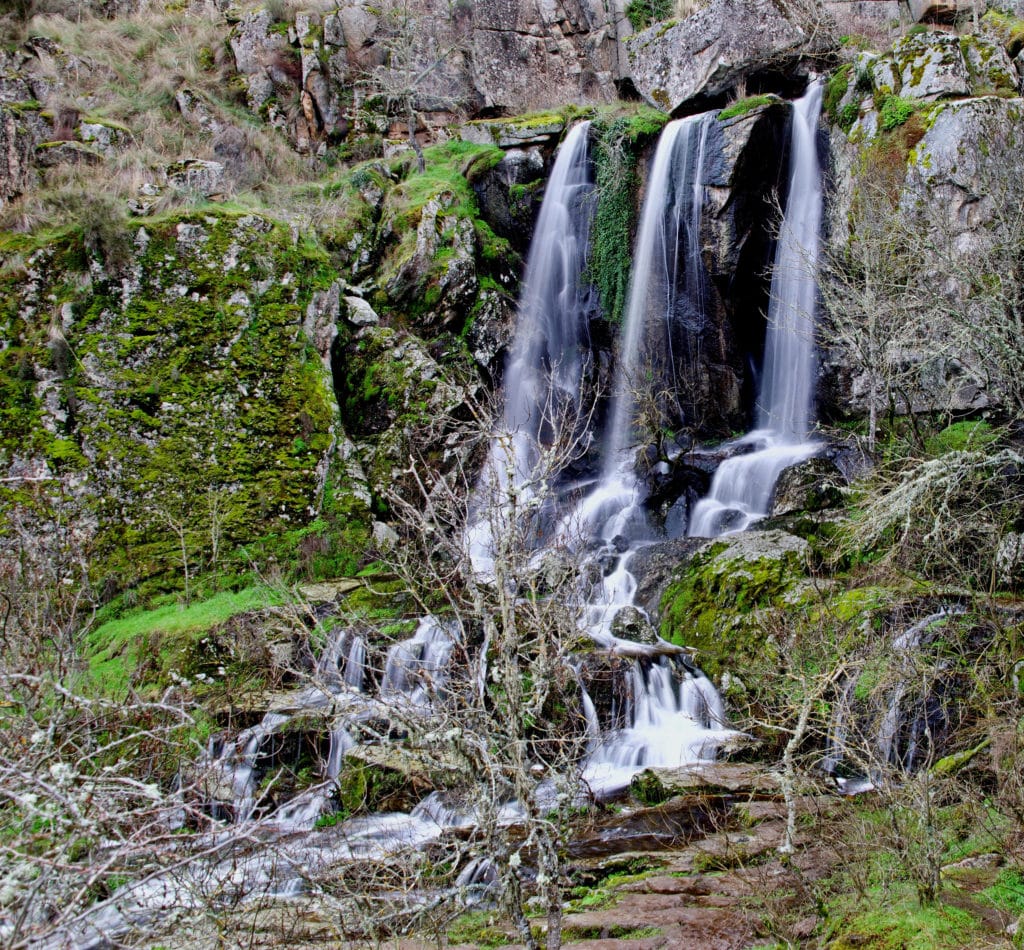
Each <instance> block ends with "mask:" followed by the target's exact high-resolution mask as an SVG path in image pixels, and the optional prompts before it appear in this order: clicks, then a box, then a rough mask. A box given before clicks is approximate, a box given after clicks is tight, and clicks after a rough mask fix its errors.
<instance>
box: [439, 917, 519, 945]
mask: <svg viewBox="0 0 1024 950" xmlns="http://www.w3.org/2000/svg"><path fill="white" fill-rule="evenodd" d="M499 919H500V918H499V917H498V915H496V914H495V913H493V912H492V911H486V910H474V911H470V912H469V913H468V914H463V915H462V916H461V917H457V918H456V919H455V920H454V921H453V922H452V924H451V925H450V926H449V927H448V940H449V941H450V942H451V943H453V944H460V943H465V944H469V945H470V946H473V947H481V948H483V950H487V948H493V947H501V946H503V945H505V944H507V943H508V942H509V939H510V936H509V933H508V931H507V930H504V929H501V928H500V927H499V926H498V922H499Z"/></svg>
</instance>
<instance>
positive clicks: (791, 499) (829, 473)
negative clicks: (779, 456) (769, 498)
mask: <svg viewBox="0 0 1024 950" xmlns="http://www.w3.org/2000/svg"><path fill="white" fill-rule="evenodd" d="M843 484H844V482H843V477H842V473H841V472H840V471H839V469H838V468H837V467H836V464H835V463H834V462H833V461H831V460H830V459H827V458H821V457H815V458H811V459H807V460H806V461H804V462H800V463H799V464H797V465H791V466H790V467H789V468H786V469H783V470H782V473H781V474H780V475H779V479H778V481H777V482H776V483H775V497H774V500H773V502H772V507H771V512H770V514H771V516H772V517H776V516H778V515H788V514H792V513H793V512H797V511H821V510H823V509H825V508H834V507H836V506H837V505H840V504H841V503H842V500H843V496H842V486H843Z"/></svg>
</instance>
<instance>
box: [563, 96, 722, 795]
mask: <svg viewBox="0 0 1024 950" xmlns="http://www.w3.org/2000/svg"><path fill="white" fill-rule="evenodd" d="M713 125H714V116H713V115H712V114H710V113H709V114H706V115H701V116H694V117H691V118H688V119H680V120H678V121H675V122H671V123H669V124H668V125H667V126H666V127H665V130H664V131H663V132H662V135H661V138H660V140H659V142H658V147H657V150H656V152H655V156H654V161H653V164H652V167H651V172H650V178H649V183H648V189H647V196H646V198H645V201H644V206H643V210H642V213H641V218H640V228H639V232H638V239H637V246H636V252H635V255H634V261H633V271H632V276H631V281H630V295H629V305H628V308H627V313H626V322H625V326H624V329H623V335H622V339H621V342H620V347H619V361H618V365H617V368H616V376H615V385H614V391H613V403H612V410H611V413H610V420H609V425H608V429H607V432H606V435H605V454H604V464H603V470H602V473H601V477H600V479H599V481H598V483H597V485H596V486H595V487H594V488H593V490H592V491H591V492H590V493H589V494H588V495H587V496H586V497H585V498H584V499H583V500H582V501H581V502H580V503H579V505H578V506H577V507H576V508H575V510H573V511H572V512H570V513H569V514H568V515H566V516H565V517H564V518H563V519H562V523H561V526H560V535H561V537H562V539H563V540H565V541H567V542H568V543H569V544H570V545H571V544H573V543H574V542H575V543H578V542H579V539H580V538H581V537H582V538H583V539H590V538H596V539H598V540H599V541H601V542H603V545H602V547H601V549H600V551H599V552H598V553H597V555H596V557H595V559H594V563H597V564H601V565H603V564H605V563H608V562H611V563H612V564H613V567H612V568H611V569H610V570H607V571H605V572H604V576H603V577H602V579H601V581H600V583H599V584H597V585H596V590H595V591H594V593H593V595H592V596H591V597H590V598H589V603H587V604H586V606H585V609H584V627H585V628H586V630H587V632H588V633H589V634H590V636H591V637H592V638H593V639H594V640H595V641H596V642H597V643H599V644H601V645H604V646H606V647H609V648H611V649H614V650H615V651H616V652H617V653H618V654H620V655H621V654H627V655H629V654H632V655H635V656H637V657H638V659H637V661H636V662H635V663H634V664H633V666H632V668H631V670H630V673H629V683H628V688H627V693H628V695H629V697H630V701H629V703H628V708H627V709H626V710H624V716H623V719H624V722H625V727H624V728H622V729H619V730H615V731H613V732H611V733H609V734H607V735H603V736H602V737H601V738H600V740H599V741H597V742H595V743H593V746H592V748H591V750H590V754H589V756H588V762H587V766H586V769H585V772H584V777H585V779H586V781H587V783H588V785H589V786H590V788H591V790H592V791H593V792H594V793H595V794H597V795H599V796H602V795H607V794H610V793H613V792H615V791H617V790H618V789H621V788H622V787H623V786H624V785H626V784H628V782H629V780H630V778H631V777H632V776H633V775H634V774H635V773H636V772H637V771H639V770H640V769H642V768H645V767H647V766H659V765H661V766H678V765H681V764H684V763H687V762H699V761H706V760H708V759H712V758H714V755H715V750H716V747H717V745H718V744H719V743H720V742H721V740H722V739H723V738H724V737H725V736H726V735H729V734H731V731H730V730H728V729H727V728H726V727H725V724H724V719H725V717H724V710H723V707H722V702H721V699H720V697H719V696H718V694H717V692H716V691H715V689H714V687H713V686H712V684H711V682H710V681H709V680H708V679H707V678H706V677H704V676H703V675H702V674H700V673H699V672H698V673H693V672H690V671H689V670H687V669H685V668H683V667H681V666H678V665H677V664H676V663H674V662H673V661H672V660H670V659H669V658H668V657H666V656H661V657H660V658H658V655H659V654H664V653H666V652H670V651H671V649H672V648H671V647H670V646H669V645H668V644H666V643H664V642H662V643H660V644H658V645H654V646H651V645H642V644H637V643H634V642H632V641H629V640H622V639H619V638H617V637H616V636H615V635H614V633H613V623H614V620H615V617H616V615H617V614H618V613H619V612H620V611H621V610H622V609H623V608H624V607H631V606H633V601H634V597H635V593H636V588H637V583H636V579H635V578H634V577H633V575H632V574H631V573H630V571H629V563H630V558H631V557H632V554H633V550H632V549H633V548H635V547H636V546H637V545H643V544H644V543H647V542H649V541H651V540H653V539H654V533H653V531H652V530H651V528H650V526H649V524H648V522H647V518H646V515H645V513H644V510H643V507H642V505H643V500H644V493H643V488H642V485H641V484H640V482H639V480H638V478H637V476H636V473H635V471H634V465H633V459H632V457H631V456H632V452H631V450H632V448H633V447H634V446H635V445H636V444H637V442H638V440H639V439H640V438H641V437H642V434H641V433H638V432H637V428H636V417H637V415H638V406H639V404H640V402H641V401H642V400H644V399H651V398H657V394H655V393H650V392H649V391H648V390H649V388H650V387H651V386H655V387H659V388H660V387H662V386H663V387H665V388H667V389H669V390H671V391H675V390H676V389H677V388H678V380H677V378H676V372H677V363H678V358H679V356H680V354H677V353H676V352H674V347H675V345H676V342H677V341H678V340H679V338H680V336H682V337H683V340H684V343H685V333H683V334H680V333H679V332H678V331H679V329H680V326H682V327H683V328H684V329H685V326H686V325H687V323H688V322H692V323H699V322H700V319H701V317H702V314H703V309H704V303H705V271H704V265H703V262H702V260H701V245H700V224H701V214H702V210H703V206H704V197H705V179H706V175H707V170H708V166H709V161H710V158H711V156H710V155H709V147H708V146H709V138H710V132H711V130H712V128H713Z"/></svg>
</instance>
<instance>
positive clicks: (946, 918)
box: [829, 888, 978, 950]
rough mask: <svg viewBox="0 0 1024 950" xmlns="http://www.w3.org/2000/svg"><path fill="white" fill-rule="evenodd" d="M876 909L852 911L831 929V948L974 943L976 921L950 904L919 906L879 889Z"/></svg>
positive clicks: (907, 949)
mask: <svg viewBox="0 0 1024 950" xmlns="http://www.w3.org/2000/svg"><path fill="white" fill-rule="evenodd" d="M876 895H877V898H878V901H877V904H876V907H875V909H873V910H867V911H862V912H858V913H854V914H852V915H851V916H850V917H849V918H848V919H846V920H845V921H843V923H842V924H841V925H840V926H838V927H837V928H835V929H834V930H833V940H832V942H831V943H830V944H829V946H830V947H832V948H834V950H852V948H853V947H860V948H870V950H944V948H949V950H953V948H959V947H965V946H977V945H978V944H976V943H975V942H974V941H975V940H976V939H977V936H978V921H977V920H976V918H974V917H972V916H971V915H970V914H969V913H967V912H966V911H963V910H960V909H958V908H956V907H952V906H949V905H943V906H936V907H921V906H919V905H917V904H916V903H914V902H913V900H908V899H902V900H900V899H898V898H897V899H894V894H893V892H892V890H890V889H888V888H886V889H884V890H883V889H879V890H878V891H877V892H876Z"/></svg>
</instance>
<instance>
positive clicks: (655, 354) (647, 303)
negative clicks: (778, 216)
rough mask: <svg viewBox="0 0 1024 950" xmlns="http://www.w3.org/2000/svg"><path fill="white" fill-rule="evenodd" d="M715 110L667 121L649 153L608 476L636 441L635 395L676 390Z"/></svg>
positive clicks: (700, 271) (691, 306) (696, 298)
mask: <svg viewBox="0 0 1024 950" xmlns="http://www.w3.org/2000/svg"><path fill="white" fill-rule="evenodd" d="M713 125H714V115H713V114H712V113H705V114H704V115H698V116H691V117H690V118H688V119H678V120H676V121H675V122H670V123H669V124H668V125H666V126H665V129H664V131H663V132H662V133H661V138H660V139H659V140H658V148H657V150H656V151H655V154H654V163H653V165H652V167H651V173H650V180H649V182H648V186H647V195H646V197H645V198H644V206H643V210H642V212H641V216H640V229H639V231H638V234H637V244H636V250H635V252H634V255H633V272H632V275H631V279H630V287H629V304H628V307H627V310H626V321H625V325H624V327H623V334H622V339H621V341H620V344H619V362H618V366H617V368H616V374H615V389H614V392H613V400H614V404H613V407H612V413H611V424H610V425H609V427H608V431H607V433H606V443H605V452H606V454H605V476H606V479H607V478H608V476H610V475H612V473H615V472H616V471H617V470H618V468H619V467H620V461H621V459H620V457H621V455H622V453H623V451H624V450H625V449H628V448H629V447H630V446H632V445H635V444H636V441H637V438H638V433H637V431H636V415H637V412H636V409H637V397H638V395H639V394H640V393H642V392H645V391H646V390H647V389H648V388H649V387H650V385H651V382H650V381H651V380H652V379H653V380H654V381H655V385H658V384H667V385H671V386H673V388H678V379H677V378H676V365H677V364H676V359H675V357H676V355H677V354H675V353H674V352H673V339H674V337H675V336H676V334H674V333H673V329H674V328H673V322H674V321H675V320H677V319H678V318H679V317H680V315H681V314H680V312H681V311H684V312H685V311H694V310H695V311H698V312H700V311H702V310H703V306H704V282H705V281H704V265H703V263H702V262H701V256H700V252H701V246H700V220H701V211H702V209H703V207H704V193H705V184H704V183H705V176H706V173H707V164H708V157H709V156H708V154H707V146H708V134H709V132H710V130H711V128H712V126H713Z"/></svg>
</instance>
